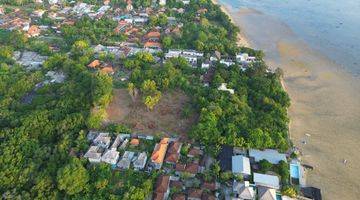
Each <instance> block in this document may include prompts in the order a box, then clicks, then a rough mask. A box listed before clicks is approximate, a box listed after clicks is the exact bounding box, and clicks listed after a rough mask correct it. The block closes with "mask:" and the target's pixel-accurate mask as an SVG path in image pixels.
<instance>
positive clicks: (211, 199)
mask: <svg viewBox="0 0 360 200" xmlns="http://www.w3.org/2000/svg"><path fill="white" fill-rule="evenodd" d="M217 199H218V198H216V197H215V196H214V195H213V194H211V193H208V192H203V194H202V195H201V200H217Z"/></svg>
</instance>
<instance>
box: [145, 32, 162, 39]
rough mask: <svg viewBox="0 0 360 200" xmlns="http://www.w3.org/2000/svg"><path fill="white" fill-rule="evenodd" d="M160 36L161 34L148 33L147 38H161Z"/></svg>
mask: <svg viewBox="0 0 360 200" xmlns="http://www.w3.org/2000/svg"><path fill="white" fill-rule="evenodd" d="M160 36H161V34H160V32H157V31H151V32H148V33H147V34H146V36H145V37H147V38H160Z"/></svg>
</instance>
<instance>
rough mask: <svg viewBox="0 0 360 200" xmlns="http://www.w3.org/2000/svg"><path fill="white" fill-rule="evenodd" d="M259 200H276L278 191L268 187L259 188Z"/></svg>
mask: <svg viewBox="0 0 360 200" xmlns="http://www.w3.org/2000/svg"><path fill="white" fill-rule="evenodd" d="M258 198H259V200H276V199H277V198H276V190H275V189H273V188H267V187H258Z"/></svg>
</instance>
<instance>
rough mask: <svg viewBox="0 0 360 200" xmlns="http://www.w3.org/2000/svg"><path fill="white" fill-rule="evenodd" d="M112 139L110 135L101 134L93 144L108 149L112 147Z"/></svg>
mask: <svg viewBox="0 0 360 200" xmlns="http://www.w3.org/2000/svg"><path fill="white" fill-rule="evenodd" d="M110 142H111V138H110V136H109V133H99V134H98V135H97V137H96V138H95V139H94V141H93V143H94V144H95V145H96V146H99V147H101V148H104V149H107V148H108V147H109V146H110Z"/></svg>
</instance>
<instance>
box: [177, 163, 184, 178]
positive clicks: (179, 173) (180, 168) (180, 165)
mask: <svg viewBox="0 0 360 200" xmlns="http://www.w3.org/2000/svg"><path fill="white" fill-rule="evenodd" d="M185 167H186V165H185V164H181V163H176V165H175V174H176V175H177V176H180V175H181V173H183V172H184V171H185Z"/></svg>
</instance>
